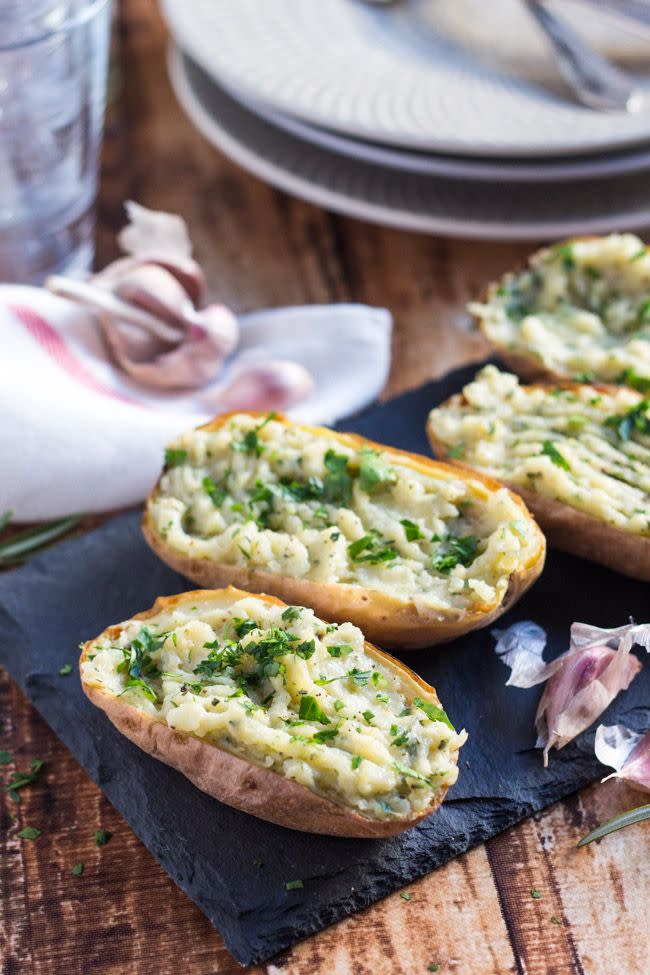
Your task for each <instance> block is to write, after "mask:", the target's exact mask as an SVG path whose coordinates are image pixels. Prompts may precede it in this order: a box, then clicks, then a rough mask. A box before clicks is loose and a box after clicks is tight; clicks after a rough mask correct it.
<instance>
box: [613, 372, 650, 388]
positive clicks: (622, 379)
mask: <svg viewBox="0 0 650 975" xmlns="http://www.w3.org/2000/svg"><path fill="white" fill-rule="evenodd" d="M616 382H617V383H621V384H622V385H623V386H631V387H632V389H638V391H639V392H640V393H650V377H648V376H640V375H639V374H638V372H637V371H636V369H633V368H631V367H630V368H629V369H624V370H623V372H622V373H621V374H620V376H619V377H618V378H617V380H616Z"/></svg>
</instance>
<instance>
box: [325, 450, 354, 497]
mask: <svg viewBox="0 0 650 975" xmlns="http://www.w3.org/2000/svg"><path fill="white" fill-rule="evenodd" d="M348 462H349V459H348V457H346V455H345V454H337V453H336V451H334V450H332V449H330V450H328V451H327V453H326V454H325V457H324V458H323V463H324V464H325V467H326V468H327V474H326V476H325V478H324V479H323V498H324V499H325V500H326V501H329V502H330V503H331V504H340V505H344V506H349V504H350V501H351V500H352V476H351V474H350V472H349V470H348Z"/></svg>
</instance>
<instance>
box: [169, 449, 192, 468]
mask: <svg viewBox="0 0 650 975" xmlns="http://www.w3.org/2000/svg"><path fill="white" fill-rule="evenodd" d="M186 460H187V451H186V450H183V448H182V447H167V449H166V450H165V467H180V465H181V464H184V463H185V461H186Z"/></svg>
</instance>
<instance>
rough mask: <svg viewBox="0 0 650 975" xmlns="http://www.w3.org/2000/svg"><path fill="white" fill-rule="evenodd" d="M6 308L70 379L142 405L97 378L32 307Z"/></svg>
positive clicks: (13, 306)
mask: <svg viewBox="0 0 650 975" xmlns="http://www.w3.org/2000/svg"><path fill="white" fill-rule="evenodd" d="M8 309H9V311H10V312H11V313H12V314H13V315H14V316H15V317H16V318H17V319H18V321H19V322H20V323H21V325H24V326H25V328H26V329H27V331H28V332H29V334H30V335H31V336H32V338H34V339H36V341H37V342H38V344H39V345H40V347H41V348H42V349H43V350H44V351H45V352H47V354H48V355H49V357H50V358H51V359H53V360H54V362H56V364H57V365H58V366H60V367H61V369H64V370H65V372H67V374H68V375H69V376H71V377H72V379H75V380H76V381H77V382H79V383H81V384H82V385H83V386H86V387H87V388H88V389H92V391H93V392H94V393H100V394H102V395H103V396H110V397H111V398H112V399H118V400H121V401H122V402H123V403H128V404H129V406H140V407H142V406H143V405H144V404H143V403H138V401H137V400H134V399H131V398H130V397H128V396H124V395H123V394H122V393H118V392H117V391H116V390H114V389H111V387H110V386H107V385H106V384H105V383H103V382H101V381H100V380H99V379H97V378H96V377H95V376H94V375H93V374H92V372H91V371H90V370H89V369H87V368H86V366H84V365H83V363H81V362H79V360H78V359H77V358H76V356H75V355H74V354H73V353H72V352H71V351H70V349H69V348H68V346H67V345H66V344H65V342H64V341H63V339H62V338H61V336H60V335H59V333H58V332H57V330H56V329H55V328H52V326H51V325H50V324H49V323H48V322H46V321H45V319H44V318H42V317H41V316H40V315H39V314H37V312H35V311H34V310H33V309H32V308H27V307H26V306H24V305H9V306H8Z"/></svg>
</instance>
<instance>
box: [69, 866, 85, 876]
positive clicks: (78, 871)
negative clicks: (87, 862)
mask: <svg viewBox="0 0 650 975" xmlns="http://www.w3.org/2000/svg"><path fill="white" fill-rule="evenodd" d="M83 872H84V865H83V863H75V865H74V867H73V868H72V871H71V873H72V876H73V877H80V876H81V875H82V873H83Z"/></svg>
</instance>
